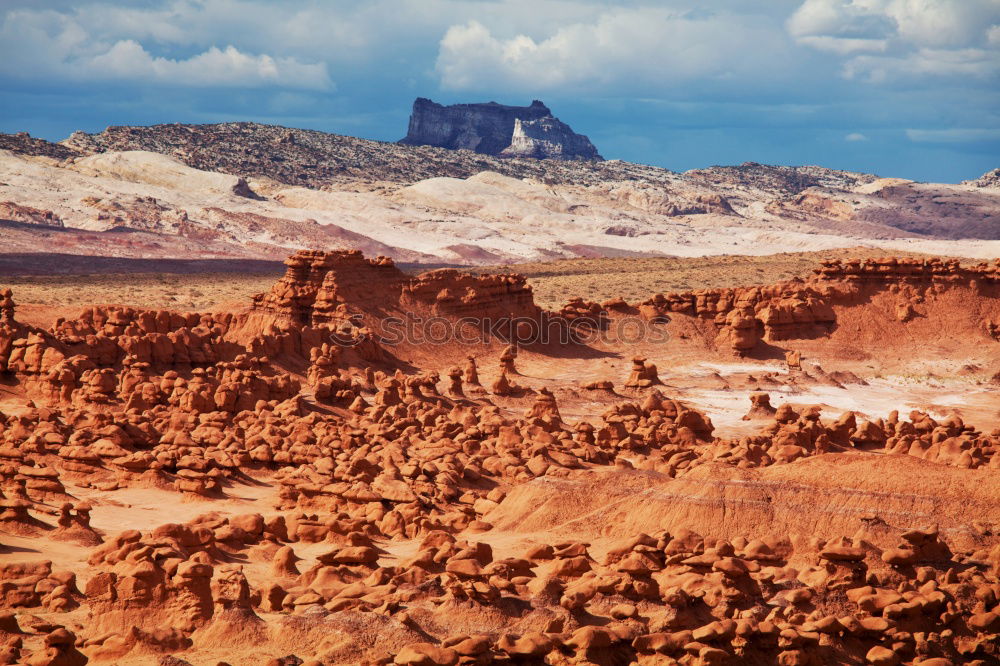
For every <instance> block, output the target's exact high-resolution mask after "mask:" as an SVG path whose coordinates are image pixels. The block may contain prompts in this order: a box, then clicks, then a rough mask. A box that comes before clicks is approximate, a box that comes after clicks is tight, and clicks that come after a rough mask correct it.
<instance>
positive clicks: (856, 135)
mask: <svg viewBox="0 0 1000 666" xmlns="http://www.w3.org/2000/svg"><path fill="white" fill-rule="evenodd" d="M867 140H868V137H867V136H865V135H864V134H862V133H860V132H851V133H850V134H848V135H847V136H845V137H844V141H850V142H852V143H857V142H861V141H867Z"/></svg>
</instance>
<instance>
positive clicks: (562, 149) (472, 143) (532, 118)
mask: <svg viewBox="0 0 1000 666" xmlns="http://www.w3.org/2000/svg"><path fill="white" fill-rule="evenodd" d="M401 143H405V144H409V145H426V146H438V147H440V148H450V149H453V150H461V149H465V150H472V151H475V152H477V153H482V154H486V155H500V156H504V157H531V158H539V159H560V160H600V159H602V158H601V156H600V155H599V154H598V152H597V149H596V148H595V147H594V145H593V144H592V143H591V142H590V139H588V138H587V137H585V136H583V135H582V134H577V133H575V132H574V131H573V130H572V129H571V128H570V127H569V125H567V124H566V123H563V122H561V121H560V120H558V119H557V118H555V117H553V115H552V112H551V111H550V110H549V108H548V107H547V106H545V105H544V104H543V103H542V102H540V101H538V100H535V101H534V102H532V103H531V105H530V106H506V105H503V104H497V103H496V102H488V103H486V104H453V105H451V106H442V105H441V104H436V103H435V102H432V101H431V100H429V99H424V98H418V99H417V100H416V101H415V102H414V103H413V112H412V114H411V115H410V124H409V129H408V132H407V135H406V137H405V138H404V139H403V140H402V141H401Z"/></svg>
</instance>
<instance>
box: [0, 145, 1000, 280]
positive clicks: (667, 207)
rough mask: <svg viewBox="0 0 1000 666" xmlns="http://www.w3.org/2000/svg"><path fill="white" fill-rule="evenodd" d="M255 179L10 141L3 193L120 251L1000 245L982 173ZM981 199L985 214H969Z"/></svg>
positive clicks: (992, 198) (140, 155)
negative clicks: (800, 183)
mask: <svg viewBox="0 0 1000 666" xmlns="http://www.w3.org/2000/svg"><path fill="white" fill-rule="evenodd" d="M751 175H752V174H751ZM712 177H713V178H714V177H715V176H714V174H713V176H712ZM248 180H249V185H248V184H247V182H246V181H244V180H243V179H241V178H239V177H238V176H235V175H229V174H223V173H215V172H210V171H202V170H199V169H195V168H192V167H189V166H186V165H185V164H183V163H181V162H179V161H178V160H176V159H174V158H172V157H168V156H166V155H162V154H159V153H151V152H145V151H125V152H106V153H99V154H94V155H88V156H83V157H78V158H72V159H68V160H64V161H58V160H55V159H53V158H49V157H28V156H24V155H19V154H14V153H12V152H9V151H0V204H3V203H5V202H10V203H11V206H8V207H7V208H8V209H14V208H17V207H18V206H22V207H30V208H31V209H37V210H39V211H51V212H52V213H53V214H54V215H55V216H56V217H58V219H59V220H61V222H62V224H63V225H64V226H65V227H66V228H67V229H68V230H70V231H68V232H66V233H67V234H69V233H70V232H71V231H72V230H84V231H88V232H96V233H101V234H109V233H114V234H118V236H116V237H111V236H104V238H107V239H108V247H109V248H112V249H113V251H114V253H116V254H120V253H121V252H127V248H126V249H123V248H124V247H125V245H123V242H122V240H121V236H120V234H121V232H122V231H129V232H132V233H133V234H136V235H135V236H134V239H135V240H137V241H141V243H140V245H143V246H144V247H145V246H147V245H150V244H151V245H153V246H156V247H157V248H159V249H158V252H160V254H162V255H164V256H169V255H171V253H174V254H176V255H177V256H181V257H188V256H190V258H196V255H198V252H199V248H201V249H203V250H204V251H205V252H210V253H212V254H213V256H214V255H217V254H219V253H220V252H221V253H223V254H226V253H229V254H231V255H232V256H245V257H260V258H282V257H284V256H285V255H287V253H288V250H289V249H293V248H298V247H356V248H359V249H364V250H365V251H367V252H370V253H385V254H389V255H390V256H393V257H394V258H395V259H397V260H401V261H413V262H423V263H432V262H442V263H467V264H488V263H497V262H512V261H523V260H535V259H547V258H555V257H574V256H601V255H607V256H629V255H678V256H696V255H714V254H753V255H763V254H771V253H776V252H786V251H798V250H803V251H804V250H819V249H829V248H838V247H850V246H855V245H872V246H880V247H885V248H886V249H887V250H890V249H892V250H912V251H926V252H934V253H941V254H948V255H959V256H969V257H987V256H997V255H1000V241H997V240H990V239H986V240H975V241H970V240H960V239H958V240H950V239H956V238H960V237H961V235H962V234H961V228H960V225H961V224H966V223H967V224H969V225H971V226H970V227H969V228H974V229H977V230H978V231H979V232H980V233H979V235H980V236H986V237H988V233H987V232H988V230H989V225H990V224H996V221H997V219H998V218H997V212H1000V193H998V192H997V191H996V190H995V189H992V188H977V187H975V186H973V185H947V186H934V185H926V184H917V183H911V182H910V181H902V180H899V179H880V180H872V181H871V182H868V183H865V184H862V185H860V186H858V187H855V188H854V189H853V190H851V191H848V190H843V189H837V187H836V186H835V184H831V186H814V187H809V188H806V189H804V190H803V191H801V192H799V193H798V194H796V195H794V196H791V197H787V196H786V197H780V196H778V197H776V196H774V194H773V193H772V192H768V191H767V190H766V188H765V187H762V186H757V185H755V184H754V182H753V181H752V179H747V182H744V181H743V180H733V179H732V178H730V179H729V180H725V179H722V180H717V181H713V180H712V179H711V178H706V177H704V175H703V174H701V173H695V172H692V173H691V174H672V175H670V176H669V177H668V178H666V179H665V180H664V182H662V183H660V184H657V185H653V184H650V183H647V182H639V181H625V180H622V181H606V182H599V183H590V184H586V185H567V184H555V185H554V184H545V183H541V182H538V181H533V180H529V179H519V178H514V177H511V176H504V175H500V174H497V173H493V172H482V173H479V174H476V175H474V176H471V177H469V178H464V179H462V178H448V177H436V178H428V179H426V180H421V181H418V182H415V183H413V184H410V185H402V184H395V183H383V184H381V185H379V186H373V185H372V184H371V183H367V184H365V186H364V187H362V186H360V185H359V186H354V185H353V184H351V183H346V184H345V183H338V184H336V185H334V184H330V185H329V186H326V187H324V188H322V189H310V188H306V187H295V186H289V185H285V184H282V183H278V182H275V181H272V180H268V179H264V178H257V179H253V178H250V179H248ZM907 197H910V198H912V197H917V198H921V197H922V198H924V199H926V200H927V202H929V203H928V205H940V206H941V211H942V215H943V217H940V218H935V220H923V219H920V218H919V217H915V216H914V214H913V213H912V211H909V210H903V209H901V208H900V206H899V205H898V203H897V201H898V200H899V199H905V198H907ZM941 201H943V202H944V203H940V202H941ZM968 211H971V213H969V215H968V217H969V219H970V220H971V221H968V220H966V219H965V218H964V217H962V216H963V215H966V213H967V212H968ZM949 215H950V216H951V217H949ZM991 216H992V217H991ZM8 217H12V219H14V221H15V222H23V221H24V220H26V219H28V217H26V216H17V215H12V216H11V215H9V216H8ZM22 218H23V219H22ZM949 224H950V225H951V226H948V225H949ZM893 225H896V226H893ZM984 230H985V232H984ZM50 232H51V230H49V231H47V232H46V233H50ZM32 233H33V230H32V228H31V227H30V225H26V224H20V225H19V226H17V228H16V233H15V231H14V227H13V226H11V225H10V224H7V226H0V235H3V236H6V237H7V240H8V243H7V247H8V250H7V251H45V248H44V247H43V246H42V245H41V244H38V247H35V248H31V247H30V245H31V234H32ZM996 237H1000V233H998V234H997V235H996V236H994V238H996ZM60 238H61V239H62V240H63V241H64V242H63V243H62V245H61V246H60V251H70V252H72V239H71V235H66V234H64V235H63V236H61V237H60ZM130 238H131V237H130ZM90 240H91V241H92V242H89V243H88V244H87V247H86V249H85V250H81V251H86V252H88V253H90V252H93V251H94V247H95V246H96V247H100V237H98V238H92V239H90ZM126 245H127V244H126ZM111 251H112V250H110V249H109V252H111Z"/></svg>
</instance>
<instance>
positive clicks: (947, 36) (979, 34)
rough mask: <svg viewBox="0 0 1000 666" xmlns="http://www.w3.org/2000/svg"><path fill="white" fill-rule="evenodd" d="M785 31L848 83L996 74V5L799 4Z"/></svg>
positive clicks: (926, 0) (932, 1) (999, 40)
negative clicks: (833, 60)
mask: <svg viewBox="0 0 1000 666" xmlns="http://www.w3.org/2000/svg"><path fill="white" fill-rule="evenodd" d="M786 28H787V29H788V32H789V34H791V35H792V36H793V37H794V38H795V40H796V41H797V42H798V43H799V44H802V45H804V46H808V47H811V48H814V49H817V50H820V51H825V52H828V53H834V54H837V55H840V56H845V57H847V59H846V60H845V61H844V66H843V70H842V71H843V75H844V76H845V77H846V78H849V79H856V80H861V81H867V82H870V83H888V82H900V81H912V80H914V79H920V78H928V77H951V76H971V77H977V78H985V77H996V76H998V75H1000V0H805V1H804V2H803V3H802V5H800V6H799V8H798V9H797V10H796V11H795V13H794V14H792V16H791V17H790V18H789V19H788V21H787V22H786Z"/></svg>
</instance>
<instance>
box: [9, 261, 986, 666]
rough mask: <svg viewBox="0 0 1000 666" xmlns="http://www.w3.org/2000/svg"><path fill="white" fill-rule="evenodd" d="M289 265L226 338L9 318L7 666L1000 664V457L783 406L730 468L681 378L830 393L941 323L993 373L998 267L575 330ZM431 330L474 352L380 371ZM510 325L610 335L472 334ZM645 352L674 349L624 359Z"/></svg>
mask: <svg viewBox="0 0 1000 666" xmlns="http://www.w3.org/2000/svg"><path fill="white" fill-rule="evenodd" d="M286 264H287V271H286V274H285V275H284V276H283V277H282V278H280V279H279V280H278V281H277V282H276V284H275V285H274V287H273V288H272V289H271V290H270V291H269V292H266V293H262V294H259V295H257V296H256V297H254V299H253V301H252V303H250V304H248V306H247V307H246V308H245V309H242V310H240V311H236V312H216V313H189V312H177V311H167V310H145V309H141V308H126V307H120V306H100V305H95V306H91V307H87V308H85V309H83V310H82V311H81V312H79V313H78V314H77V315H76V316H74V317H72V318H60V319H58V320H56V321H55V322H54V323H52V324H51V325H50V326H47V327H43V326H39V325H34V324H30V323H26V322H25V321H22V320H21V318H20V315H19V312H18V305H17V303H16V300H15V296H16V294H14V293H12V292H11V291H10V290H3V291H2V292H0V388H2V391H3V392H2V393H0V663H8V664H31V665H35V666H42V665H50V666H56V665H63V664H84V663H88V662H89V663H111V664H147V663H160V664H175V665H183V664H202V663H206V664H222V663H225V664H232V665H233V666H237V665H239V664H260V663H267V664H274V665H279V666H282V665H288V664H310V665H316V664H372V665H374V664H400V665H434V664H439V665H443V666H452V665H456V664H487V663H504V664H535V663H537V664H551V665H560V664H566V665H570V664H581V665H582V664H599V665H606V664H617V663H622V664H624V663H639V664H650V665H653V664H657V665H659V664H692V665H693V664H740V663H748V664H770V663H780V664H817V665H818V664H830V663H847V664H865V663H867V664H876V665H895V664H925V665H936V666H941V665H945V664H988V663H996V661H997V659H998V658H1000V642H998V637H1000V510H998V509H997V505H996V502H995V500H996V497H997V493H998V492H1000V428H995V429H986V428H977V427H976V426H975V425H973V424H971V423H969V422H967V419H964V418H962V417H961V416H960V415H958V414H951V415H948V416H940V415H935V414H934V413H932V412H933V411H934V410H931V409H905V410H903V411H904V412H905V414H904V415H901V414H900V412H899V411H890V412H887V413H884V414H881V415H877V416H876V415H873V414H868V415H863V414H860V413H856V412H855V411H839V412H833V411H831V410H829V409H828V408H827V407H825V406H823V405H799V404H791V403H787V402H785V401H784V400H782V401H781V402H777V401H776V402H775V403H774V404H772V402H771V400H772V397H771V395H769V394H768V393H767V382H766V381H765V380H766V379H767V378H766V377H765V376H764V375H763V374H761V373H758V374H760V376H759V377H757V378H755V379H754V380H753V381H752V382H749V384H753V387H752V388H753V389H754V390H753V391H748V393H747V395H748V397H749V398H750V399H749V400H746V401H745V403H744V404H743V408H744V409H746V408H747V407H749V408H750V411H749V413H747V415H746V419H747V421H746V423H747V425H746V426H745V427H746V428H748V429H749V430H747V432H746V434H743V435H741V436H729V435H722V434H720V429H719V428H718V427H717V425H716V423H713V418H712V417H711V416H710V415H709V414H708V413H707V412H706V411H705V410H702V409H699V408H697V407H696V406H694V405H692V404H691V403H690V402H688V401H686V400H681V399H678V398H677V397H676V396H674V395H672V393H673V391H674V390H675V388H676V387H675V386H674V385H673V384H672V382H674V381H676V378H674V377H672V376H671V373H672V364H671V359H672V358H674V356H672V355H676V354H679V353H681V351H682V350H683V349H696V350H698V353H699V354H702V355H704V356H705V357H706V358H712V359H717V360H719V362H721V361H722V360H725V359H728V361H729V362H736V361H737V359H738V358H739V357H741V356H742V357H743V359H742V360H740V361H739V362H740V363H749V362H750V361H752V360H754V359H755V358H757V357H761V356H763V357H764V358H771V357H772V356H775V355H777V357H780V358H783V359H785V362H786V365H787V370H788V373H789V376H790V377H794V378H795V379H796V381H799V382H806V381H818V379H817V378H818V377H819V374H818V373H820V372H821V371H820V370H819V369H818V368H817V366H815V365H810V364H809V363H808V359H809V356H810V354H811V353H812V352H814V351H817V350H820V349H821V348H822V345H823V344H826V343H827V342H830V341H833V342H834V343H836V344H838V345H839V344H840V343H839V342H837V341H838V340H839V339H840V337H838V336H842V337H848V338H850V339H852V340H854V344H855V345H862V344H865V340H866V337H868V336H876V337H877V336H882V335H884V331H885V330H889V329H893V330H898V331H906V332H907V335H909V336H913V339H918V338H919V339H926V340H931V339H936V338H933V337H932V334H931V333H930V332H929V331H932V330H934V331H937V330H939V329H940V327H941V326H942V325H945V323H946V322H947V325H950V326H951V327H952V329H953V330H955V331H956V332H957V333H958V334H961V335H964V336H968V337H969V338H970V339H972V342H973V343H974V344H975V345H976V346H977V347H981V348H982V349H983V350H985V351H984V356H983V358H984V359H987V360H988V359H995V360H997V361H1000V353H998V352H997V351H996V350H998V349H1000V341H998V340H997V335H996V330H997V327H998V325H1000V262H994V263H983V264H979V265H975V266H968V267H963V266H961V265H959V264H957V263H955V262H947V261H939V260H933V261H913V260H897V259H885V260H880V261H871V262H827V263H824V264H823V265H822V266H821V267H819V268H818V269H817V271H816V275H815V276H814V277H813V278H811V279H810V280H805V281H791V282H787V283H783V284H777V285H770V286H764V287H754V288H743V289H733V290H715V291H702V292H695V293H685V294H676V293H675V294H660V295H657V296H654V297H653V298H650V299H649V300H647V301H645V302H643V303H638V304H629V303H627V302H625V301H624V300H621V299H618V300H616V301H611V302H608V303H604V304H597V303H592V302H588V301H585V300H583V299H574V300H571V301H570V302H569V303H568V304H567V306H566V307H564V308H563V309H562V310H561V311H559V312H547V311H543V310H542V309H540V308H539V307H538V306H537V305H535V303H534V300H533V298H532V291H531V287H530V285H528V284H527V283H526V281H525V280H524V278H523V277H521V276H518V275H473V274H467V273H460V272H458V271H454V270H451V269H446V270H439V271H432V272H429V273H424V274H422V275H418V276H416V277H411V276H408V275H406V274H404V273H403V272H402V271H400V270H399V269H398V268H397V267H396V266H395V265H394V264H393V262H392V261H391V260H389V259H386V258H384V257H378V258H366V257H364V256H363V255H362V254H361V253H360V252H356V251H337V252H321V251H301V252H298V253H297V254H295V255H294V256H292V257H290V258H289V259H288V260H287V261H286ZM957 313H961V316H959V314H957ZM407 315H409V316H415V315H421V316H429V317H436V318H438V320H439V321H444V322H459V321H462V322H465V323H466V324H470V325H471V327H472V330H473V331H474V332H475V333H476V335H477V336H478V337H475V336H472V337H470V336H468V335H466V336H465V337H463V340H462V343H461V344H460V343H458V342H456V341H454V340H438V341H435V342H430V341H428V340H425V339H417V338H408V337H404V338H402V339H399V340H394V341H389V340H387V339H386V338H385V336H384V335H383V333H382V332H383V331H384V330H385V326H384V324H385V322H386V320H388V319H390V318H393V317H396V318H398V317H404V316H407ZM494 317H496V318H501V317H515V318H519V319H521V320H522V321H536V322H538V323H539V324H540V325H545V324H553V323H554V325H556V326H565V327H572V326H573V322H575V321H587V322H589V323H588V326H590V327H591V328H592V329H593V330H595V331H600V332H601V333H603V334H604V336H603V337H602V336H598V338H591V337H588V336H585V335H580V336H579V337H577V338H573V339H571V340H568V341H565V342H563V343H561V344H551V343H546V342H544V341H533V340H531V339H530V338H522V337H521V336H520V332H519V331H518V330H515V329H510V330H507V331H505V332H502V333H503V335H501V334H498V333H497V332H496V331H491V330H487V329H484V328H477V327H476V324H477V322H478V323H483V322H486V321H487V320H488V319H490V318H494ZM625 321H632V322H635V323H642V324H643V325H648V326H653V327H662V328H663V329H664V330H667V331H669V332H670V333H671V334H672V338H671V342H669V343H668V344H667V345H666V346H660V347H653V346H649V345H646V346H643V344H642V343H641V342H635V341H632V342H625V341H624V337H622V338H615V337H614V336H615V331H616V330H620V329H618V328H617V327H616V325H617V324H621V323H622V322H625ZM505 336H506V337H505ZM653 354H656V356H655V357H654V356H653ZM834 358H835V357H834ZM804 359H805V360H804ZM574 362H576V363H577V364H576V365H572V364H573V363H574ZM602 362H605V363H606V365H605V367H608V368H612V367H614V370H613V371H611V372H609V374H608V376H606V377H604V378H600V379H599V380H595V381H589V380H590V379H591V378H592V376H591V375H588V374H586V373H585V372H583V371H582V370H580V369H581V368H583V367H584V366H583V364H586V365H589V366H597V365H600V364H601V363H602ZM560 364H562V365H565V367H573V368H575V370H572V371H568V372H564V373H560V372H558V371H553V370H552V368H553V367H555V368H558V367H559V366H560ZM578 371H579V374H577V373H578ZM810 372H812V373H813V374H812V375H810V374H809V373H810ZM546 373H547V374H546ZM567 375H569V376H567ZM830 377H832V373H831V374H830V375H824V378H826V379H828V380H829V381H833V379H830ZM749 384H748V388H749ZM866 467H872V468H877V469H878V470H879V473H878V476H879V478H877V479H871V478H869V479H868V480H866V477H865V474H864V473H861V474H855V473H854V472H850V473H849V474H845V473H844V472H842V471H841V472H838V471H837V470H842V469H850V470H857V469H863V468H866ZM823 470H830V472H829V474H831V475H833V476H834V478H833V481H832V482H831V483H832V484H833V485H837V484H846V486H845V487H843V488H841V487H837V488H834V489H831V488H830V485H831V483H827V482H826V481H825V480H824V479H823V478H821V477H823V476H825V473H824V472H823ZM906 475H911V476H909V477H906ZM902 477H906V478H909V479H910V481H911V482H912V483H917V482H918V481H919V484H920V487H919V488H918V487H914V488H913V489H912V491H911V493H910V494H909V495H907V494H905V493H900V492H896V491H895V490H893V488H896V486H895V485H893V484H894V482H895V481H896V480H898V478H902ZM789 480H790V481H789ZM905 480H906V479H905V478H904V481H905ZM824 483H826V485H824ZM851 484H854V485H851ZM866 484H867V485H866ZM955 488H961V493H960V496H957V497H956V491H955ZM716 491H718V493H719V495H718V496H715V495H711V496H710V495H707V494H704V493H712V492H716ZM835 492H843V493H844V494H845V495H844V496H850V497H851V500H850V501H848V502H845V503H836V502H834V501H833V500H831V499H830V497H832V496H833V495H831V494H830V493H835ZM699 493H703V495H699ZM741 493H742V494H741ZM753 493H756V494H753ZM772 494H773V495H775V497H773V498H772ZM555 498H562V499H561V500H560V502H561V503H559V502H557V501H556V499H555ZM826 503H831V506H825V504H826ZM592 505H594V506H596V508H595V509H594V510H593V511H591V510H590V508H589V507H591V506H592ZM651 507H652V508H651ZM692 507H694V508H693V509H692ZM661 509H662V510H661ZM720 514H721V515H722V516H723V519H722V520H715V518H714V516H717V515H720ZM643 521H644V522H643ZM782 521H783V522H782ZM734 526H735V527H734Z"/></svg>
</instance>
